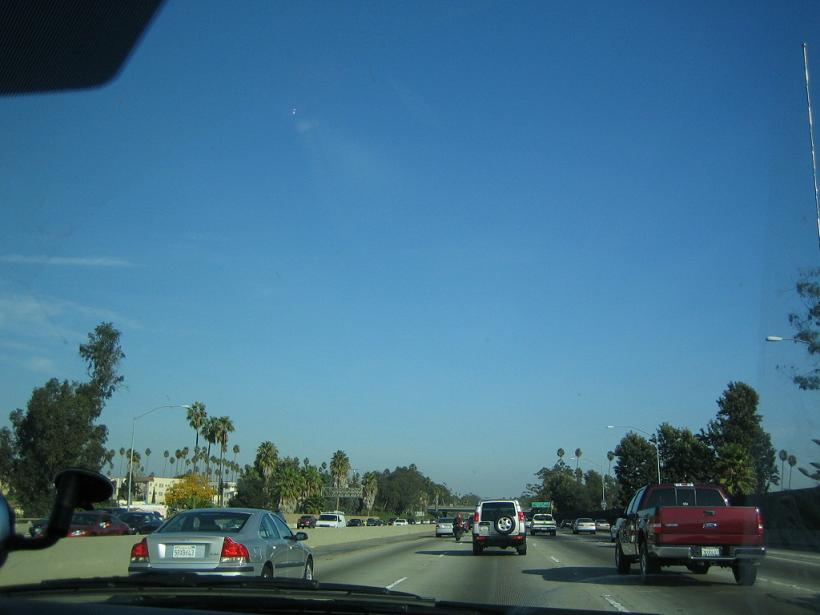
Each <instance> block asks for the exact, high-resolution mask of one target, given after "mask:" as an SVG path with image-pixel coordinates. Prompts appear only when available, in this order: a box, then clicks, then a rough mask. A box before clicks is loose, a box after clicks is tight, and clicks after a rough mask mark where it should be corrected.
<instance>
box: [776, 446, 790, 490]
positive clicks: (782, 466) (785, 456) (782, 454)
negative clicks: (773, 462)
mask: <svg viewBox="0 0 820 615" xmlns="http://www.w3.org/2000/svg"><path fill="white" fill-rule="evenodd" d="M777 456H778V457H780V491H783V483H785V482H786V472H785V467H786V460H787V459H788V458H789V453H788V452H787V451H786V449H785V448H781V449H780V452H779V453H777Z"/></svg>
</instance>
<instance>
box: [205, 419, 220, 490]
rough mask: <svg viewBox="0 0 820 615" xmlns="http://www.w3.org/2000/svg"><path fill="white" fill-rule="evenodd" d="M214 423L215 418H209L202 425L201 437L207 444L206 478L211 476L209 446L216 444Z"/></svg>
mask: <svg viewBox="0 0 820 615" xmlns="http://www.w3.org/2000/svg"><path fill="white" fill-rule="evenodd" d="M216 422H217V417H215V416H209V417H207V418H206V419H205V422H204V423H203V424H202V437H203V438H205V441H206V442H207V443H208V453H207V455H206V456H205V460H206V462H207V469H206V474H207V475H208V477H210V476H211V445H212V444H216V430H217V427H216Z"/></svg>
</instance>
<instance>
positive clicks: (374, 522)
mask: <svg viewBox="0 0 820 615" xmlns="http://www.w3.org/2000/svg"><path fill="white" fill-rule="evenodd" d="M365 525H367V526H368V527H378V526H380V525H384V521H382V520H381V519H376V518H375V517H369V518H368V519H367V522H366V523H365Z"/></svg>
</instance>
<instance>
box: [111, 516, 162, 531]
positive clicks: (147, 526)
mask: <svg viewBox="0 0 820 615" xmlns="http://www.w3.org/2000/svg"><path fill="white" fill-rule="evenodd" d="M118 519H119V520H120V521H122V522H123V523H125V524H126V525H127V526H128V527H129V528H131V534H150V533H152V532H155V531H156V530H157V528H159V526H160V525H162V521H161V520H160V519H158V518H157V517H156V515H153V514H151V513H147V512H129V513H122V514H120V515H119V516H118Z"/></svg>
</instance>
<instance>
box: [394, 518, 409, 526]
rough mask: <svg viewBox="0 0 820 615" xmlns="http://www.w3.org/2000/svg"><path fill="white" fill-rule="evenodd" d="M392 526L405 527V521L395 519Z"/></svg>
mask: <svg viewBox="0 0 820 615" xmlns="http://www.w3.org/2000/svg"><path fill="white" fill-rule="evenodd" d="M393 525H407V519H396V520H395V521H394V522H393Z"/></svg>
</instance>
